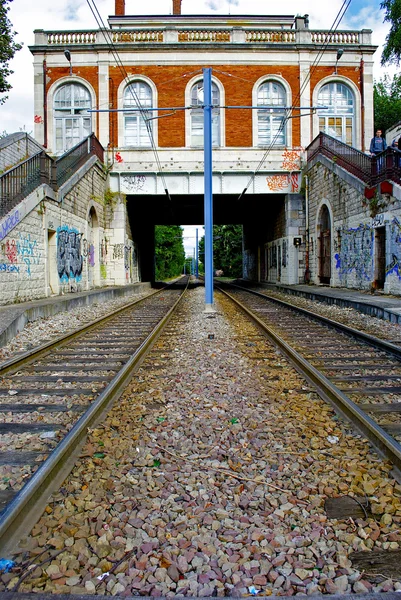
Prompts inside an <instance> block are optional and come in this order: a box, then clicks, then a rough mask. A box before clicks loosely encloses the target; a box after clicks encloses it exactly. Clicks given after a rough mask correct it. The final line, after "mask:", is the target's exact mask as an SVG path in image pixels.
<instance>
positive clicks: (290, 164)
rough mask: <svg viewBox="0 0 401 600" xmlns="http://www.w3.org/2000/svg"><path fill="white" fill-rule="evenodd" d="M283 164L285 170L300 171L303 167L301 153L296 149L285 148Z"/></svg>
mask: <svg viewBox="0 0 401 600" xmlns="http://www.w3.org/2000/svg"><path fill="white" fill-rule="evenodd" d="M282 156H283V164H282V165H281V168H282V169H284V171H299V170H300V168H301V158H300V156H301V153H300V152H299V151H298V152H297V151H296V150H284V152H283V155H282Z"/></svg>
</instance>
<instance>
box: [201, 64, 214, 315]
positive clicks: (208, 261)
mask: <svg viewBox="0 0 401 600" xmlns="http://www.w3.org/2000/svg"><path fill="white" fill-rule="evenodd" d="M203 105H204V106H203V133H204V163H205V165H204V170H205V176H204V180H205V203H204V212H205V215H204V218H205V304H206V307H205V308H206V310H213V191H212V69H210V68H207V69H203Z"/></svg>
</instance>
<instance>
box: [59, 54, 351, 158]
mask: <svg viewBox="0 0 401 600" xmlns="http://www.w3.org/2000/svg"><path fill="white" fill-rule="evenodd" d="M202 68H203V65H198V66H196V65H193V66H192V65H191V67H190V68H189V67H188V66H180V65H177V66H176V65H175V66H156V65H153V66H149V65H143V66H135V68H134V69H132V70H133V71H134V72H135V73H140V74H141V75H144V76H146V77H148V78H149V79H151V80H152V81H153V82H154V84H155V86H156V87H157V91H158V105H159V106H161V107H170V106H171V107H172V106H184V105H185V88H186V86H187V83H188V80H189V79H191V78H192V77H193V76H194V75H195V74H196V71H199V74H201V73H202ZM73 72H74V73H75V74H76V75H79V76H80V77H82V78H83V79H86V80H87V81H88V82H89V83H90V84H91V85H92V87H93V88H94V90H95V92H96V97H97V98H98V69H97V67H82V66H80V67H74V64H73ZM333 72H334V67H333V66H331V67H318V68H317V69H315V70H314V71H313V73H312V76H311V84H310V86H311V100H310V101H311V102H312V94H313V90H314V88H315V86H316V84H317V83H318V82H319V81H320V80H321V79H323V78H325V77H327V76H332V75H333ZM212 73H213V75H214V76H215V77H216V78H217V79H218V80H219V81H220V82H221V83H222V85H223V87H224V89H225V104H226V105H235V106H238V105H240V106H241V105H242V106H248V105H251V104H252V89H253V86H254V84H255V82H256V81H257V80H258V79H260V78H261V77H266V78H268V77H269V76H270V75H271V76H274V75H276V74H280V75H281V77H283V78H284V79H285V80H286V81H287V83H288V85H289V86H290V88H291V92H292V102H293V105H298V104H299V98H298V94H299V66H298V65H294V66H287V65H286V66H275V67H267V66H247V65H234V66H233V65H219V66H214V67H213V71H212ZM224 73H229V74H230V75H226V74H224ZM338 74H339V75H344V76H345V77H348V78H349V79H351V80H352V81H353V82H354V83H355V84H356V85H357V86H358V87H360V82H359V79H360V72H359V69H355V67H340V66H339V67H338ZM68 75H69V66H68V65H66V66H65V67H62V68H61V67H58V68H53V69H48V70H47V77H48V83H47V89H48V88H49V86H50V85H51V84H53V83H54V81H56V80H57V79H59V78H60V77H65V76H68ZM109 75H110V102H111V107H112V108H117V107H118V104H117V91H118V88H119V86H120V84H121V82H122V80H123V75H122V73H121V72H120V70H119V68H118V67H116V66H110V72H109ZM96 108H98V106H97V107H96ZM117 122H118V117H117V113H110V143H111V145H113V146H115V147H117V146H118V130H117ZM157 126H158V132H159V136H158V139H159V146H160V147H174V148H180V147H184V146H185V114H184V111H177V112H176V113H175V114H174V115H172V116H169V117H166V118H163V119H159V120H158V121H157ZM95 133H96V135H98V133H99V132H98V131H96V132H95ZM300 143H301V140H300V119H297V118H294V119H292V146H293V147H297V146H299V145H300ZM226 146H228V147H251V146H252V111H251V110H249V109H232V110H228V109H227V110H226Z"/></svg>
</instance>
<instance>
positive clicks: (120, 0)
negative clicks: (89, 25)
mask: <svg viewBox="0 0 401 600" xmlns="http://www.w3.org/2000/svg"><path fill="white" fill-rule="evenodd" d="M115 2H116V4H115V6H116V10H115V13H116V16H124V15H125V0H115Z"/></svg>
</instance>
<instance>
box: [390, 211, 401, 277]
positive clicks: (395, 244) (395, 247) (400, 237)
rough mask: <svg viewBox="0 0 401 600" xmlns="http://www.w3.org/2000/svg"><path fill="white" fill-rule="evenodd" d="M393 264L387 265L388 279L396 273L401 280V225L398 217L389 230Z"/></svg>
mask: <svg viewBox="0 0 401 600" xmlns="http://www.w3.org/2000/svg"><path fill="white" fill-rule="evenodd" d="M389 233H390V240H389V244H390V254H391V262H390V264H388V265H386V277H387V275H391V274H392V273H394V274H395V275H397V277H398V279H400V280H401V259H400V258H399V256H400V254H401V224H400V222H399V221H398V219H397V218H396V217H394V219H393V220H392V222H391V224H390V228H389Z"/></svg>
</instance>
